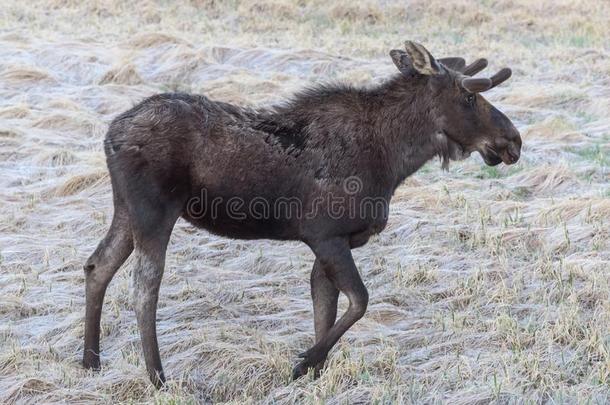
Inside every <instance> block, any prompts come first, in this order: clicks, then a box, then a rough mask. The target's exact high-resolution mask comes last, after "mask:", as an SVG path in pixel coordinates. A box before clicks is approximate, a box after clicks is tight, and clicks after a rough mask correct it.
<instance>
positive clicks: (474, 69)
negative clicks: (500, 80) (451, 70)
mask: <svg viewBox="0 0 610 405" xmlns="http://www.w3.org/2000/svg"><path fill="white" fill-rule="evenodd" d="M486 67H487V59H485V58H481V59H477V60H475V61H474V62H472V63H471V64H470V65H468V66H466V67H465V68H464V70H462V73H463V74H464V75H466V76H474V75H476V74H477V73H479V72H480V71H481V70H483V69H485V68H486Z"/></svg>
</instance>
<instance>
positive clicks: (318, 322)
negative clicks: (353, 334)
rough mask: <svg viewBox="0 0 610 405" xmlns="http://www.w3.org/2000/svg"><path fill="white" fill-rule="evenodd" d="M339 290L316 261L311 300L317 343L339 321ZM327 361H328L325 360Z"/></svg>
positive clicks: (322, 364) (317, 369) (321, 362)
mask: <svg viewBox="0 0 610 405" xmlns="http://www.w3.org/2000/svg"><path fill="white" fill-rule="evenodd" d="M338 298H339V290H338V289H337V287H335V285H334V284H333V282H332V281H331V280H330V278H328V276H327V275H326V271H325V269H324V268H323V267H322V263H321V261H320V260H319V259H316V261H315V263H314V265H313V270H312V271H311V299H312V301H313V318H314V328H315V331H316V343H318V342H319V341H321V340H322V338H323V337H324V336H326V334H327V333H328V331H329V330H330V328H331V327H332V326H333V325H334V324H335V320H336V319H337V301H338ZM324 360H326V359H324ZM324 360H322V361H320V362H319V363H318V364H317V365H316V367H315V375H316V376H317V375H319V373H320V370H321V369H322V367H323V366H324Z"/></svg>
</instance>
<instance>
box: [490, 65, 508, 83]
mask: <svg viewBox="0 0 610 405" xmlns="http://www.w3.org/2000/svg"><path fill="white" fill-rule="evenodd" d="M512 74H513V71H512V70H510V68H502V69H500V71H499V72H498V73H496V74H495V75H493V76H492V77H491V83H492V85H491V87H496V86H497V85H498V84H500V83H502V82H505V81H506V80H508V78H509V77H510V76H511V75H512Z"/></svg>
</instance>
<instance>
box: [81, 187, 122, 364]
mask: <svg viewBox="0 0 610 405" xmlns="http://www.w3.org/2000/svg"><path fill="white" fill-rule="evenodd" d="M132 251H133V237H132V234H131V225H130V223H129V216H128V214H127V208H126V206H125V204H124V203H122V202H120V201H117V200H116V199H115V207H114V217H113V219H112V223H111V225H110V229H109V230H108V233H107V234H106V236H105V237H104V239H102V241H101V242H100V243H99V245H98V246H97V249H95V252H94V253H93V254H92V255H91V257H89V259H88V260H87V262H86V263H85V266H84V270H85V280H86V281H85V283H86V287H85V295H86V309H85V347H84V352H83V366H84V367H86V368H92V369H98V368H99V367H100V354H99V353H100V319H101V316H102V306H103V303H104V295H105V294H106V288H107V287H108V284H109V283H110V281H111V280H112V278H113V277H114V275H115V274H116V272H117V270H118V269H119V268H120V267H121V265H122V264H123V263H124V262H125V260H127V258H128V257H129V255H130V254H131V252H132Z"/></svg>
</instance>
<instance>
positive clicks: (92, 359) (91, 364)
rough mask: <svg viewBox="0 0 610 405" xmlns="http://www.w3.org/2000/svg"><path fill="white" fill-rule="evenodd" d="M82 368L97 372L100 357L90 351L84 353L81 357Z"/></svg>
mask: <svg viewBox="0 0 610 405" xmlns="http://www.w3.org/2000/svg"><path fill="white" fill-rule="evenodd" d="M83 367H84V368H86V369H89V370H95V371H98V370H99V369H100V356H99V355H98V354H96V353H94V352H92V351H86V352H85V354H84V356H83Z"/></svg>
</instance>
